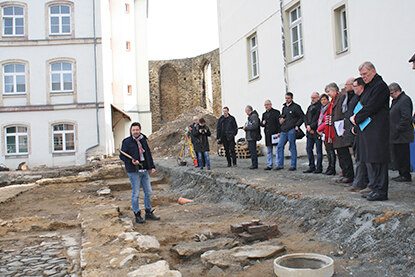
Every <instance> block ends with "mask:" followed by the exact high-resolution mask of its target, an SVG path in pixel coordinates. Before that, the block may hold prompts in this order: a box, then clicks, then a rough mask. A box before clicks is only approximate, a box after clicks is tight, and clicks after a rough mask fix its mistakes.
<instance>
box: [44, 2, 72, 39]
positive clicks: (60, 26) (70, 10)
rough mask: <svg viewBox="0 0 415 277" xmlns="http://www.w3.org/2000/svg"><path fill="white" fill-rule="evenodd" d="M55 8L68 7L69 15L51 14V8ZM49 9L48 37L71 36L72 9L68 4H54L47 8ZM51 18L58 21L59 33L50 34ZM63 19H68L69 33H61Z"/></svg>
mask: <svg viewBox="0 0 415 277" xmlns="http://www.w3.org/2000/svg"><path fill="white" fill-rule="evenodd" d="M56 6H65V7H68V9H69V13H68V14H67V13H65V14H63V13H61V12H60V13H59V14H52V8H53V7H56ZM48 8H49V35H51V36H68V35H72V7H71V5H68V4H54V5H51V6H49V7H48ZM52 17H57V18H58V20H59V32H57V33H53V32H52ZM63 17H69V32H63V31H62V25H63V24H62V18H63Z"/></svg>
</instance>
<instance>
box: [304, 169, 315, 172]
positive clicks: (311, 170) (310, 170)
mask: <svg viewBox="0 0 415 277" xmlns="http://www.w3.org/2000/svg"><path fill="white" fill-rule="evenodd" d="M313 172H315V170H313V169H310V168H309V169H307V170H304V171H303V173H313Z"/></svg>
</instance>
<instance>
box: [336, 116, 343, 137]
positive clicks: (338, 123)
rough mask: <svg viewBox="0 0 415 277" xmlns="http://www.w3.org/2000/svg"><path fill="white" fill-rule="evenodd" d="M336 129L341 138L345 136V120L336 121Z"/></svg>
mask: <svg viewBox="0 0 415 277" xmlns="http://www.w3.org/2000/svg"><path fill="white" fill-rule="evenodd" d="M334 129H336V133H337V135H338V136H339V137H341V136H343V133H344V119H342V120H337V121H334Z"/></svg>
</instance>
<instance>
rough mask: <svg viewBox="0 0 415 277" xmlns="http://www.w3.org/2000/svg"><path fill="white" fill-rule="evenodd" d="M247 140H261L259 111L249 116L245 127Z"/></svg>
mask: <svg viewBox="0 0 415 277" xmlns="http://www.w3.org/2000/svg"><path fill="white" fill-rule="evenodd" d="M245 131H246V134H245V138H246V140H248V141H250V140H251V141H252V140H254V141H258V140H261V138H262V137H261V132H260V129H259V116H258V113H257V111H253V112H252V113H251V114H250V115H249V116H248V122H247V123H246V125H245Z"/></svg>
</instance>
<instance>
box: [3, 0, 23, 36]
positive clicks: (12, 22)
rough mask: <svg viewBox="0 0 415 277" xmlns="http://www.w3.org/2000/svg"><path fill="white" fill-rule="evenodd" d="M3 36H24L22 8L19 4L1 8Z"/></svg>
mask: <svg viewBox="0 0 415 277" xmlns="http://www.w3.org/2000/svg"><path fill="white" fill-rule="evenodd" d="M2 17H3V36H7V37H15V36H16V37H17V36H24V25H25V23H24V20H25V19H24V18H25V15H24V8H23V7H19V6H5V7H3V8H2Z"/></svg>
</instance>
